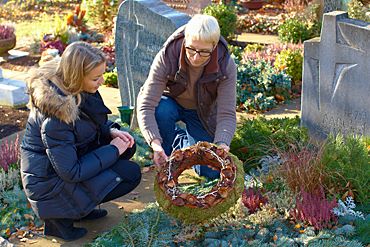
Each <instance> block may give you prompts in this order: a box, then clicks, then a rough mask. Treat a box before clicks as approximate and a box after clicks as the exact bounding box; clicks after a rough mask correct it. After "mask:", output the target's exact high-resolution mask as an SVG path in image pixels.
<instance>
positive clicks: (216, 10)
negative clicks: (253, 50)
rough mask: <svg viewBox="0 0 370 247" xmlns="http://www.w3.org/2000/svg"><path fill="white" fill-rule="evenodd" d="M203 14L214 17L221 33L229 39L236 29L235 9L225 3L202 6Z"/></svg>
mask: <svg viewBox="0 0 370 247" xmlns="http://www.w3.org/2000/svg"><path fill="white" fill-rule="evenodd" d="M203 14H206V15H211V16H213V17H215V18H216V19H217V21H218V24H219V25H220V29H221V35H222V36H223V37H224V38H225V39H231V38H232V36H233V35H234V32H235V29H236V21H237V16H236V11H235V9H234V7H232V6H228V5H225V4H211V5H208V6H207V7H205V8H204V10H203Z"/></svg>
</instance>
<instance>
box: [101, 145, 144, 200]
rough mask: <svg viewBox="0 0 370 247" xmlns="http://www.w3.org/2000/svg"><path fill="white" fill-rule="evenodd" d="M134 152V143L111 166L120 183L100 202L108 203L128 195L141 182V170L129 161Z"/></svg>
mask: <svg viewBox="0 0 370 247" xmlns="http://www.w3.org/2000/svg"><path fill="white" fill-rule="evenodd" d="M135 152H136V143H135V144H134V146H133V147H132V148H128V149H127V150H126V151H125V152H124V153H123V154H121V156H120V158H119V160H118V161H117V162H116V164H114V165H113V166H111V169H112V170H113V171H115V172H116V173H118V174H119V176H120V178H121V183H120V184H119V185H117V186H116V187H115V188H114V189H113V190H112V191H111V192H109V193H108V194H107V195H106V196H105V197H104V199H103V200H102V201H101V203H103V202H108V201H111V200H114V199H116V198H118V197H121V196H123V195H126V194H128V193H129V192H131V191H132V190H133V189H135V188H136V187H137V186H138V185H139V183H140V181H141V169H140V166H139V165H138V164H136V163H135V162H133V161H130V160H129V159H131V158H132V156H133V155H134V154H135Z"/></svg>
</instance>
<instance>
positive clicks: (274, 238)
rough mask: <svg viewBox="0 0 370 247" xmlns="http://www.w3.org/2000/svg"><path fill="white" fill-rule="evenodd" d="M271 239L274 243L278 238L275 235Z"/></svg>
mask: <svg viewBox="0 0 370 247" xmlns="http://www.w3.org/2000/svg"><path fill="white" fill-rule="evenodd" d="M272 239H273V240H274V242H276V240H277V239H278V236H277V235H276V234H275V235H274V237H273V238H272Z"/></svg>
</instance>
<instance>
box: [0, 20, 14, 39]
mask: <svg viewBox="0 0 370 247" xmlns="http://www.w3.org/2000/svg"><path fill="white" fill-rule="evenodd" d="M14 32H15V29H14V27H12V26H10V25H3V24H1V25H0V40H1V39H9V38H11V37H13V36H14Z"/></svg>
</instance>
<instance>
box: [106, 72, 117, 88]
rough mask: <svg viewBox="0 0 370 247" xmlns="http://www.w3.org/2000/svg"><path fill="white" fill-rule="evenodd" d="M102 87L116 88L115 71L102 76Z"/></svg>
mask: <svg viewBox="0 0 370 247" xmlns="http://www.w3.org/2000/svg"><path fill="white" fill-rule="evenodd" d="M103 77H104V85H106V86H108V87H114V88H118V74H117V71H112V72H105V73H104V74H103Z"/></svg>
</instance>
